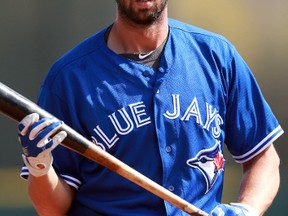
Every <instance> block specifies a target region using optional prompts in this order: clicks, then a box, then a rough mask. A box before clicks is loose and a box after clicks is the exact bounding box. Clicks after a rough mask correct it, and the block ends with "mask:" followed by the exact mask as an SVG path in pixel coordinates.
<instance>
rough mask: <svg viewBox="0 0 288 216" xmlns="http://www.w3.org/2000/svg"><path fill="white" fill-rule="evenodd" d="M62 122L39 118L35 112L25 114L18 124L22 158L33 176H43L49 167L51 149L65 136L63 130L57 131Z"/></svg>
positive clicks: (50, 164)
mask: <svg viewBox="0 0 288 216" xmlns="http://www.w3.org/2000/svg"><path fill="white" fill-rule="evenodd" d="M62 124H63V122H62V121H59V120H57V119H56V118H43V119H41V120H39V115H38V114H37V113H32V114H30V115H28V116H26V117H25V118H24V119H23V120H22V121H21V122H20V123H19V124H18V137H19V141H20V142H21V145H22V149H23V153H24V154H22V158H23V161H24V163H25V165H26V166H27V168H28V170H29V173H30V174H32V175H33V176H36V177H37V176H43V175H45V174H47V173H48V171H49V169H50V168H51V166H52V161H53V158H52V155H51V151H52V150H53V149H55V148H56V147H57V145H59V144H60V143H61V142H62V141H63V140H64V139H65V137H66V136H67V134H66V132H65V131H60V132H58V131H59V129H60V127H61V125H62ZM57 132H58V133H57ZM56 133H57V134H56ZM54 134H56V135H54ZM53 135H54V136H53ZM51 136H53V137H52V138H50V137H51Z"/></svg>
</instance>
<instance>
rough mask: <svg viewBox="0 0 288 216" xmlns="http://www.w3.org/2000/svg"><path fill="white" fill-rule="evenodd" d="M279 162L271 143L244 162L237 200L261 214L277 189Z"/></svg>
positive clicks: (269, 203)
mask: <svg viewBox="0 0 288 216" xmlns="http://www.w3.org/2000/svg"><path fill="white" fill-rule="evenodd" d="M279 164H280V160H279V157H278V154H277V153H276V150H275V148H274V146H273V144H271V145H270V146H269V147H268V148H267V149H266V150H265V151H263V152H262V153H260V154H259V155H258V156H256V157H255V158H253V159H251V160H250V161H248V162H246V163H244V164H243V178H242V181H241V187H240V196H239V202H241V203H244V204H248V205H250V206H252V207H253V208H254V209H255V210H256V211H257V212H259V214H260V215H263V214H264V212H265V211H266V210H267V209H268V207H269V206H270V205H271V203H272V201H273V200H274V198H275V196H276V194H277V191H278V189H279V184H280V175H279Z"/></svg>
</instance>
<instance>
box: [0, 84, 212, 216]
mask: <svg viewBox="0 0 288 216" xmlns="http://www.w3.org/2000/svg"><path fill="white" fill-rule="evenodd" d="M0 112H1V113H2V114H3V115H6V116H7V117H10V118H11V119H13V120H15V121H16V122H20V121H21V120H22V119H23V118H24V117H25V116H26V115H28V114H31V113H38V114H39V116H40V117H41V118H43V117H53V115H51V114H50V113H48V112H47V111H45V110H44V109H42V108H40V107H39V106H38V105H36V104H35V103H34V102H32V101H30V100H29V99H27V98H25V97H24V96H22V95H21V94H19V93H17V92H16V91H14V90H12V89H11V88H9V87H8V86H6V85H4V84H3V83H1V82H0ZM62 130H64V131H66V132H67V137H66V138H65V140H64V141H63V142H62V143H61V145H63V146H64V147H66V148H69V149H70V150H72V151H75V152H77V153H79V154H81V155H83V156H84V157H87V158H89V159H91V160H93V161H95V162H97V163H99V164H101V165H102V166H104V167H106V168H108V169H110V170H112V171H113V172H115V173H117V174H119V175H121V176H122V177H124V178H126V179H128V180H130V181H131V182H133V183H135V184H137V185H139V186H140V187H142V188H144V189H146V190H147V191H149V192H151V193H153V194H155V195H156V196H158V197H160V198H161V199H163V200H166V201H167V202H169V203H171V204H172V205H174V206H176V207H177V208H179V209H181V210H183V211H184V212H186V213H189V214H190V215H200V216H208V214H207V213H206V212H204V211H202V210H201V209H199V208H197V207H196V206H194V205H192V204H190V203H189V202H187V201H186V200H184V199H182V198H181V197H179V196H177V195H175V194H174V193H172V192H170V191H169V190H167V189H165V188H164V187H162V186H161V185H159V184H157V183H156V182H154V181H152V180H151V179H149V178H147V177H146V176H144V175H143V174H141V173H139V172H138V171H136V170H134V169H133V168H131V167H130V166H128V165H127V164H125V163H123V162H122V161H120V160H119V159H117V158H115V157H114V156H112V155H110V154H109V153H107V152H106V151H104V150H102V149H101V148H99V147H97V146H96V145H95V144H94V143H92V142H91V141H89V140H88V139H86V138H84V137H83V136H82V135H80V134H79V133H78V132H76V131H75V130H73V129H72V128H71V127H69V126H68V125H66V124H63V126H62Z"/></svg>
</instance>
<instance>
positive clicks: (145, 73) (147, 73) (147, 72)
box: [142, 71, 150, 77]
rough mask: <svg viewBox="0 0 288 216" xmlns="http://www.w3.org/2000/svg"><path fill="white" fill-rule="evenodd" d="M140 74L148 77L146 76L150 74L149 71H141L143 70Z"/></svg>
mask: <svg viewBox="0 0 288 216" xmlns="http://www.w3.org/2000/svg"><path fill="white" fill-rule="evenodd" d="M142 74H143V76H145V77H148V76H150V73H149V71H143V72H142Z"/></svg>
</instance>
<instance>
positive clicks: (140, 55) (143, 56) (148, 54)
mask: <svg viewBox="0 0 288 216" xmlns="http://www.w3.org/2000/svg"><path fill="white" fill-rule="evenodd" d="M152 53H153V51H151V52H149V53H147V54H141V53H140V54H139V55H138V58H139V59H145V58H147V57H148V56H150V55H151V54H152Z"/></svg>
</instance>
